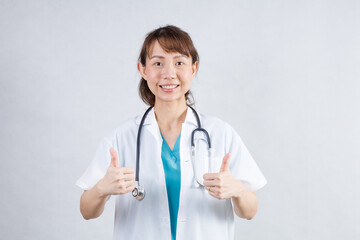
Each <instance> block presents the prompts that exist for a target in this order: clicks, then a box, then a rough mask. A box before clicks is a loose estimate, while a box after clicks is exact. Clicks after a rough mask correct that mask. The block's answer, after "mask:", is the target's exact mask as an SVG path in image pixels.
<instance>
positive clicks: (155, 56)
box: [150, 54, 186, 59]
mask: <svg viewBox="0 0 360 240" xmlns="http://www.w3.org/2000/svg"><path fill="white" fill-rule="evenodd" d="M182 57H186V56H185V55H183V54H180V55H176V56H175V57H174V58H182ZM153 58H162V59H163V58H165V57H164V56H161V55H154V56H152V57H151V58H150V59H153Z"/></svg>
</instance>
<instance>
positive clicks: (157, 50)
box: [147, 40, 188, 58]
mask: <svg viewBox="0 0 360 240" xmlns="http://www.w3.org/2000/svg"><path fill="white" fill-rule="evenodd" d="M155 55H162V56H164V55H176V56H181V57H185V58H188V56H186V55H184V54H182V53H180V52H177V51H166V50H165V49H163V48H162V47H161V45H160V43H159V42H158V41H157V40H156V41H154V42H153V43H152V44H151V45H150V47H149V52H148V56H147V57H148V58H152V57H153V56H155Z"/></svg>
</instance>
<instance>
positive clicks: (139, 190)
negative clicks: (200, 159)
mask: <svg viewBox="0 0 360 240" xmlns="http://www.w3.org/2000/svg"><path fill="white" fill-rule="evenodd" d="M188 107H190V108H191V109H192V110H193V112H194V114H195V117H196V121H197V125H198V127H197V128H196V129H194V130H193V131H192V133H191V158H192V162H193V165H194V167H193V169H194V176H195V180H196V182H197V183H198V184H199V185H200V186H204V185H203V184H202V183H200V181H199V180H198V178H197V173H196V164H197V161H196V150H195V143H194V136H195V133H196V132H202V133H204V134H205V136H206V140H204V139H199V140H198V141H205V142H206V143H207V149H208V159H210V157H211V142H210V137H209V133H208V132H207V131H206V130H205V129H204V128H202V127H201V123H200V118H199V115H198V114H197V112H196V111H195V109H194V108H192V107H191V106H188ZM152 108H153V107H149V108H148V109H147V110H146V112H145V113H144V115H143V117H142V119H141V122H140V126H139V130H138V134H137V139H136V171H135V188H134V190H133V191H132V195H133V197H135V198H136V199H137V200H139V201H141V200H143V199H144V197H145V189H144V188H143V187H142V186H141V185H140V182H139V166H140V164H139V163H140V136H141V130H142V127H143V124H144V121H145V119H146V116H147V114H148V113H149V112H150V110H151V109H152ZM209 163H210V161H209ZM209 168H210V164H209Z"/></svg>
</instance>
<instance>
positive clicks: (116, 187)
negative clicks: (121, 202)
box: [97, 148, 135, 196]
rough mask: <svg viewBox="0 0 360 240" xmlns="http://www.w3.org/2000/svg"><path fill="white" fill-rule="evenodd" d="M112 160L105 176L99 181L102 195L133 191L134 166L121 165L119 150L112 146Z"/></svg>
mask: <svg viewBox="0 0 360 240" xmlns="http://www.w3.org/2000/svg"><path fill="white" fill-rule="evenodd" d="M110 154H111V162H110V165H109V167H108V170H107V172H106V174H105V176H104V177H103V178H102V179H101V180H100V181H99V182H98V183H97V187H98V189H99V192H100V195H101V196H109V195H119V194H125V193H128V192H131V191H132V190H133V189H134V187H135V174H134V169H133V168H132V167H119V159H118V154H117V152H116V151H115V150H114V149H113V148H110Z"/></svg>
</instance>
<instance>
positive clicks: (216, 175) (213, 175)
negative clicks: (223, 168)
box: [203, 173, 220, 180]
mask: <svg viewBox="0 0 360 240" xmlns="http://www.w3.org/2000/svg"><path fill="white" fill-rule="evenodd" d="M219 177H220V174H219V173H205V174H204V175H203V179H204V180H214V179H219Z"/></svg>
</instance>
